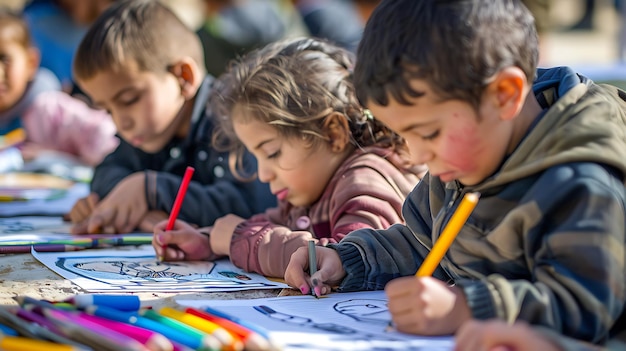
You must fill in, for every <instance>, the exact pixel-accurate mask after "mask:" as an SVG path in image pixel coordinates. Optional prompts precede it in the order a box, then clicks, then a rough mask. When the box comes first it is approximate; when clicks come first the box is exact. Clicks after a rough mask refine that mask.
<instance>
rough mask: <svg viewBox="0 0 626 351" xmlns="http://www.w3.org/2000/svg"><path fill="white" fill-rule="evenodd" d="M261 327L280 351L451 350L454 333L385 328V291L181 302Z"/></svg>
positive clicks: (181, 302)
mask: <svg viewBox="0 0 626 351" xmlns="http://www.w3.org/2000/svg"><path fill="white" fill-rule="evenodd" d="M176 302H177V303H178V304H180V305H182V306H189V307H195V308H199V309H202V308H203V307H207V306H208V307H211V308H214V309H216V310H219V311H222V312H224V313H227V314H229V315H231V316H235V317H236V318H240V319H242V320H244V321H246V322H248V323H253V324H254V325H258V326H262V328H263V329H264V330H265V331H266V332H267V333H268V334H269V336H270V339H271V340H272V341H274V342H275V343H278V344H281V345H282V346H283V347H284V350H342V351H343V350H417V351H451V350H453V348H454V339H453V338H452V337H419V336H414V335H408V334H403V333H399V332H397V331H394V330H391V331H389V330H387V329H388V328H387V326H388V325H389V322H390V321H391V317H390V315H389V312H388V311H387V297H386V296H385V293H384V291H367V292H355V293H334V294H330V295H327V296H325V297H323V298H319V299H316V298H315V297H313V296H285V297H275V298H261V299H249V300H204V301H202V300H185V299H177V300H176Z"/></svg>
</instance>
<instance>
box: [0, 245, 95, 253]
mask: <svg viewBox="0 0 626 351" xmlns="http://www.w3.org/2000/svg"><path fill="white" fill-rule="evenodd" d="M84 249H85V247H83V246H76V245H63V244H35V245H7V246H4V245H0V254H17V253H30V252H31V250H35V251H37V252H68V251H80V250H84Z"/></svg>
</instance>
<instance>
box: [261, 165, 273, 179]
mask: <svg viewBox="0 0 626 351" xmlns="http://www.w3.org/2000/svg"><path fill="white" fill-rule="evenodd" d="M258 172H259V180H260V181H261V182H263V183H269V182H270V181H272V179H274V172H272V171H271V169H269V168H268V167H265V166H263V165H262V163H261V162H259V164H258Z"/></svg>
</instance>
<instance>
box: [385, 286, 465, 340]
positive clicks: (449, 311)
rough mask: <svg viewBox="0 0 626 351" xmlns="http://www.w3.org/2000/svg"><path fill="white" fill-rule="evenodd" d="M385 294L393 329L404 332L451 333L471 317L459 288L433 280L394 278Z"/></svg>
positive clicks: (420, 333)
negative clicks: (393, 325) (387, 299)
mask: <svg viewBox="0 0 626 351" xmlns="http://www.w3.org/2000/svg"><path fill="white" fill-rule="evenodd" d="M385 293H386V294H387V297H388V298H389V303H388V307H389V312H390V313H391V318H392V319H393V322H394V324H395V327H396V329H397V330H398V331H401V332H404V333H410V334H419V335H447V334H453V333H455V332H456V331H457V329H458V328H459V327H460V325H461V324H462V323H463V322H465V321H467V320H470V319H471V317H472V315H471V311H470V309H469V307H468V306H467V302H466V301H465V295H463V292H462V291H461V289H459V288H458V287H449V286H448V285H446V284H445V283H444V282H442V281H440V280H438V279H435V278H432V277H424V278H416V277H414V276H411V277H402V278H398V279H394V280H392V281H390V282H389V283H387V285H386V286H385Z"/></svg>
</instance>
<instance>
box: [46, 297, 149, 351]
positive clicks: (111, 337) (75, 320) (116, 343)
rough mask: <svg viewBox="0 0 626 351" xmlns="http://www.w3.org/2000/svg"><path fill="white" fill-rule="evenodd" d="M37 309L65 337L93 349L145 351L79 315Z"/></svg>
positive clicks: (133, 340) (125, 336) (116, 333)
mask: <svg viewBox="0 0 626 351" xmlns="http://www.w3.org/2000/svg"><path fill="white" fill-rule="evenodd" d="M37 308H38V309H41V312H42V314H43V315H44V316H45V317H47V318H48V319H49V320H50V321H52V323H54V324H55V326H56V327H57V328H59V329H60V330H62V331H63V333H65V334H66V337H68V338H70V339H72V340H75V341H77V342H80V343H84V344H86V345H89V346H91V347H93V348H94V349H97V350H111V351H116V350H137V351H146V347H145V346H144V345H143V344H142V343H140V342H139V341H137V340H135V339H133V338H131V337H129V336H127V335H124V334H121V333H119V332H116V331H113V330H111V329H108V328H105V327H103V326H100V325H98V324H96V323H93V322H90V321H87V320H85V319H83V318H80V316H79V315H75V314H73V313H72V312H69V311H63V310H59V309H52V308H41V307H37Z"/></svg>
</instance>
